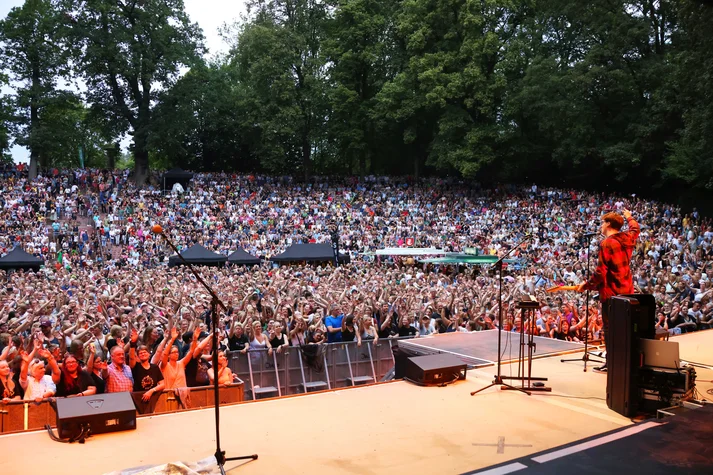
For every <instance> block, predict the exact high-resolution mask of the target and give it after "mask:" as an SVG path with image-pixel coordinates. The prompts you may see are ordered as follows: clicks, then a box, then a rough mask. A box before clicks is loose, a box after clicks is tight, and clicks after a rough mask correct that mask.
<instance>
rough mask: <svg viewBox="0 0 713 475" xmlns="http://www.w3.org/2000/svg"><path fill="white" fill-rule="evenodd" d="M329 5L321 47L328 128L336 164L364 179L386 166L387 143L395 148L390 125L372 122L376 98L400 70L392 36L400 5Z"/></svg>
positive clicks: (373, 1) (370, 1) (374, 1)
mask: <svg viewBox="0 0 713 475" xmlns="http://www.w3.org/2000/svg"><path fill="white" fill-rule="evenodd" d="M332 3H333V7H334V10H333V12H334V13H333V16H332V18H331V20H330V21H329V23H328V27H327V30H326V39H325V41H324V42H323V43H324V49H325V54H326V56H327V58H328V61H329V64H330V65H331V66H330V67H329V76H330V82H331V87H330V89H329V99H330V100H329V103H330V109H331V113H330V115H329V123H328V128H329V131H330V136H331V137H332V138H334V140H335V141H336V143H337V153H338V154H339V156H340V161H341V162H342V163H345V164H347V165H348V166H349V167H348V168H347V169H346V171H352V170H359V172H360V173H361V174H362V175H364V174H367V173H370V172H371V170H375V169H378V167H379V166H381V165H384V164H385V162H387V161H388V158H387V157H388V156H389V154H388V151H389V149H390V147H389V146H388V145H387V143H388V142H393V140H392V139H391V137H393V135H394V133H393V132H394V127H393V125H394V124H393V122H386V121H375V120H373V119H374V117H377V116H379V113H378V112H377V111H376V110H375V109H376V108H377V106H378V101H377V100H376V96H377V94H378V93H379V91H381V89H382V87H383V85H384V83H385V82H386V81H387V80H389V79H392V78H393V76H394V75H395V68H399V66H400V65H399V62H398V57H395V56H394V55H393V54H392V53H393V51H394V47H393V46H394V45H393V44H392V43H391V39H392V38H391V36H390V33H391V27H392V25H393V21H394V17H395V13H396V11H397V6H398V5H397V3H398V2H395V1H388V0H336V1H334V2H332ZM389 126H391V127H389ZM384 152H386V153H384ZM381 170H382V171H383V170H384V169H383V167H381Z"/></svg>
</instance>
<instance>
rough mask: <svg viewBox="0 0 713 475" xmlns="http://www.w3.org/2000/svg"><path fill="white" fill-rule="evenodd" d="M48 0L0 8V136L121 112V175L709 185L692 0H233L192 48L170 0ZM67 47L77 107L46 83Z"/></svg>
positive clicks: (701, 55) (54, 134)
mask: <svg viewBox="0 0 713 475" xmlns="http://www.w3.org/2000/svg"><path fill="white" fill-rule="evenodd" d="M53 2H54V3H52V2H50V0H28V1H27V2H26V3H25V5H24V6H23V7H21V8H17V9H14V10H13V11H12V12H11V14H10V15H9V16H8V18H6V19H5V20H4V21H3V22H2V23H1V24H0V26H1V27H2V28H0V33H2V35H3V36H2V38H3V41H4V45H5V46H4V49H3V54H2V58H3V65H4V68H5V70H6V71H8V73H9V74H10V76H11V78H12V79H13V80H15V81H19V82H20V84H21V87H20V88H19V89H18V93H17V94H16V95H14V96H13V97H12V98H11V99H12V100H11V101H8V100H7V99H3V100H2V101H0V151H2V150H7V147H8V145H9V143H10V140H9V135H8V134H11V135H12V138H13V139H14V141H16V142H17V143H20V144H26V145H28V146H30V148H31V150H32V153H33V157H34V159H35V161H36V162H38V163H39V162H40V161H41V162H42V164H43V165H49V164H53V165H54V164H62V163H68V164H69V163H74V160H75V157H76V152H75V151H76V148H77V147H78V145H79V144H82V146H83V147H84V148H85V149H86V150H87V154H88V157H89V159H92V160H99V159H100V158H102V157H103V156H104V155H103V153H102V152H103V144H104V143H105V141H106V142H114V141H116V140H117V137H120V136H122V135H123V134H124V133H125V132H127V131H128V132H130V133H131V134H132V136H133V139H134V144H133V153H134V160H133V164H134V167H135V173H136V179H137V181H138V182H142V181H143V178H144V177H145V176H146V173H147V171H148V168H149V167H156V168H169V167H170V166H181V167H184V168H190V169H194V170H209V171H213V170H235V171H243V172H252V171H259V172H270V173H279V174H293V175H296V176H301V177H308V176H309V175H310V174H311V173H313V172H316V173H320V174H342V175H347V174H354V173H359V174H362V175H365V174H381V173H387V174H400V175H405V174H414V175H417V176H418V175H421V174H442V175H455V176H460V177H466V178H475V179H478V180H480V181H483V182H486V183H490V182H496V181H528V182H530V181H536V182H539V183H542V184H558V185H566V186H572V187H588V188H591V187H595V186H596V187H598V188H606V189H621V190H624V189H625V190H627V191H628V192H630V193H631V192H637V193H642V192H644V193H646V192H649V193H651V192H652V190H656V192H657V193H664V192H667V193H669V197H671V195H675V194H676V193H678V192H682V191H687V190H699V192H703V191H705V190H708V189H711V188H713V138H711V133H710V131H711V130H713V95H711V93H710V91H711V90H713V54H711V53H712V52H713V35H711V25H713V6H711V5H710V2H700V1H698V2H697V1H686V0H630V1H625V0H591V1H589V2H572V1H568V0H524V1H522V0H521V1H515V0H480V1H473V0H249V1H248V2H247V6H248V16H247V17H246V18H245V19H243V21H241V22H239V23H237V24H235V25H233V26H232V27H230V28H228V29H226V30H225V31H224V34H225V36H226V39H227V40H228V42H229V43H230V44H231V45H232V48H231V51H230V53H229V54H228V55H227V56H225V57H222V58H220V59H217V60H215V61H214V62H213V63H211V64H205V62H204V61H203V60H202V59H201V53H202V52H203V48H202V45H201V41H202V37H201V32H200V30H199V28H198V26H197V25H195V24H191V23H190V22H189V20H188V18H187V17H186V14H185V12H184V8H183V2H182V1H181V0H163V1H161V0H145V1H141V2H133V1H110V0H53ZM53 6H54V8H53ZM58 12H62V13H58ZM68 58H71V59H72V61H69V62H68ZM67 64H73V65H74V66H76V70H75V71H74V72H75V73H77V74H79V75H80V76H81V78H82V79H83V80H84V81H85V82H86V83H87V86H88V90H87V93H86V94H85V96H84V97H83V98H82V99H83V100H85V101H86V102H87V103H88V104H90V106H91V107H90V108H89V109H87V108H86V107H84V105H83V103H82V101H81V100H80V99H79V98H77V97H76V96H73V95H71V94H68V93H66V92H63V91H61V90H58V88H57V86H56V81H57V78H58V77H65V78H66V77H67V75H68V73H69V72H68V71H67V67H66V65H67ZM3 101H4V102H3ZM10 119H12V120H10ZM120 163H121V166H128V165H129V163H130V161H128V160H125V159H124V160H121V161H120Z"/></svg>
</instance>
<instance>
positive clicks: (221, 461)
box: [157, 230, 257, 475]
mask: <svg viewBox="0 0 713 475" xmlns="http://www.w3.org/2000/svg"><path fill="white" fill-rule="evenodd" d="M157 234H160V235H161V236H163V238H164V239H165V240H166V242H167V243H168V245H169V246H170V247H171V249H173V250H174V252H175V253H176V255H177V256H178V258H179V259H181V261H183V264H185V265H186V266H187V267H188V268H189V269H190V270H191V272H192V273H193V275H194V276H195V277H196V280H198V282H200V283H201V285H202V286H203V287H204V288H205V290H206V292H208V294H209V295H210V297H211V301H210V313H211V326H212V328H211V330H212V333H213V372H214V373H215V377H214V378H213V393H214V395H215V460H216V462H218V467H220V473H221V474H222V475H225V467H224V465H225V462H227V461H233V460H246V459H251V460H257V454H252V455H242V456H239V457H228V458H226V457H225V451H224V450H221V449H220V392H219V391H220V386H219V384H218V333H217V329H218V307H221V308H222V309H223V310H226V311H227V308H226V306H225V304H224V303H223V302H221V300H220V299H219V298H218V296H217V295H216V294H215V292H214V291H213V289H212V288H211V287H210V286H209V285H208V284H206V282H205V281H204V280H203V278H202V277H201V276H200V275H198V273H197V272H196V270H195V268H194V267H193V266H192V265H191V264H190V263H189V262H188V261H186V259H185V258H184V257H183V255H181V253H180V252H178V249H177V248H176V246H175V245H174V244H173V242H172V241H171V240H170V239H169V238H168V236H166V235H165V234H164V232H163V230H161V232H159V233H157Z"/></svg>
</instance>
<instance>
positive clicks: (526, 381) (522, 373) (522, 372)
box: [500, 299, 552, 392]
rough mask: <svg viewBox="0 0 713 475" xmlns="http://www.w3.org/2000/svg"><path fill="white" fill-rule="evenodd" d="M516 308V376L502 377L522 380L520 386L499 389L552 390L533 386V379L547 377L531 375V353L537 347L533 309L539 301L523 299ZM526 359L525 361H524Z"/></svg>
mask: <svg viewBox="0 0 713 475" xmlns="http://www.w3.org/2000/svg"><path fill="white" fill-rule="evenodd" d="M517 308H519V309H520V351H519V352H518V358H517V376H503V379H517V380H520V381H522V386H520V387H519V388H518V387H515V388H513V386H503V387H502V388H500V389H506V390H509V389H525V390H527V391H543V392H544V391H552V388H550V387H548V386H545V385H544V384H540V385H538V386H534V385H533V384H532V382H533V381H547V378H542V377H537V376H533V375H532V354H533V353H534V352H535V350H536V348H537V344H536V343H535V331H536V330H537V322H536V321H535V311H536V310H539V308H540V303H539V302H538V301H536V300H534V299H533V300H525V301H521V302H518V304H517ZM525 318H527V325H528V326H527V329H528V334H527V343H526V342H525ZM525 346H527V355H525ZM525 361H527V363H526V362H525Z"/></svg>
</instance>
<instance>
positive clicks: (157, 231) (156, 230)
mask: <svg viewBox="0 0 713 475" xmlns="http://www.w3.org/2000/svg"><path fill="white" fill-rule="evenodd" d="M151 232H152V233H154V234H163V228H162V227H161V225H160V224H154V225H153V226H151Z"/></svg>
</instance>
